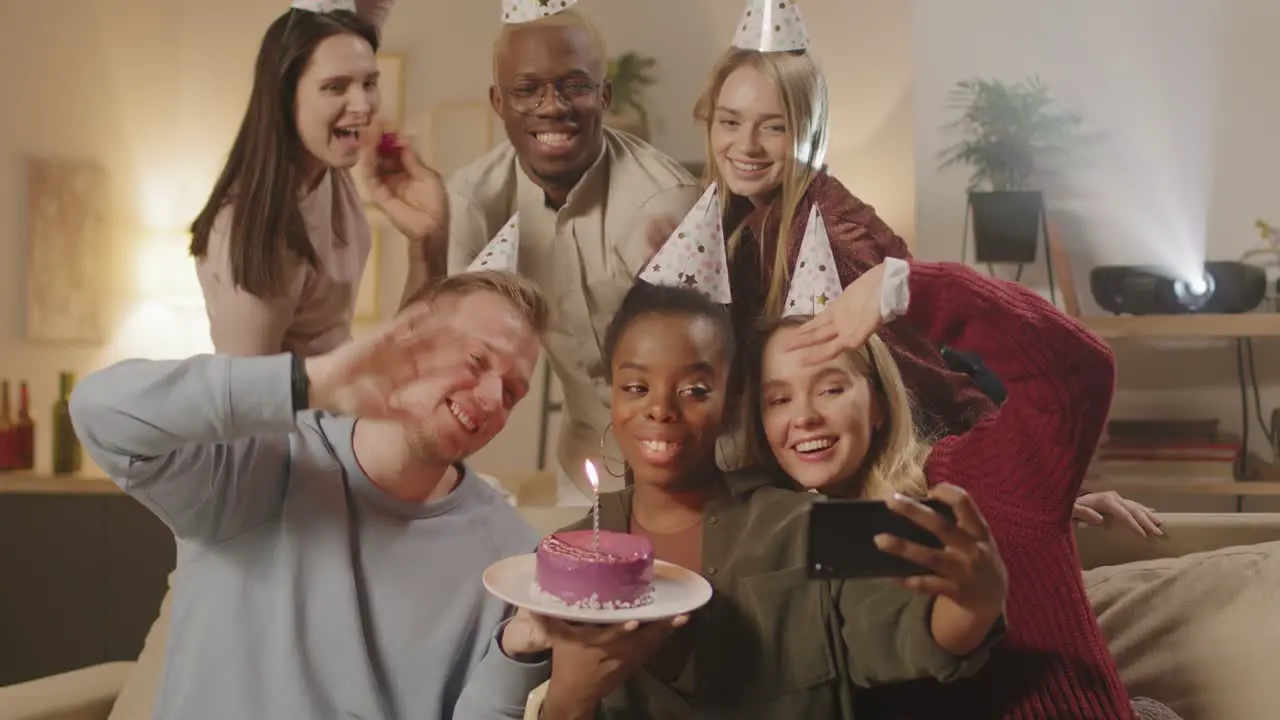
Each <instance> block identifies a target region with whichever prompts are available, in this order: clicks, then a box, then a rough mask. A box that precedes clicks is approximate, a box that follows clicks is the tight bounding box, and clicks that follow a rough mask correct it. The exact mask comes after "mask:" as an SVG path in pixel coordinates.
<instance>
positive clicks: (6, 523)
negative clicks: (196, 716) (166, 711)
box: [0, 475, 175, 686]
mask: <svg viewBox="0 0 1280 720" xmlns="http://www.w3.org/2000/svg"><path fill="white" fill-rule="evenodd" d="M174 564H175V548H174V540H173V534H172V533H170V532H169V529H168V528H166V527H165V526H164V524H163V523H161V522H160V521H159V520H158V519H157V518H156V517H155V516H154V515H152V514H151V512H150V511H148V510H147V509H146V508H144V507H142V506H141V505H139V504H138V503H137V501H135V500H133V499H132V498H130V497H128V496H127V495H125V494H123V493H121V492H120V491H119V490H117V489H116V488H115V486H114V485H112V484H111V483H110V482H109V481H107V480H97V479H76V478H42V477H38V476H30V475H25V476H16V475H0V686H4V685H9V684H12V683H16V682H22V681H24V680H30V679H33V678H38V677H43V676H46V675H52V674H54V673H59V672H65V671H67V670H74V669H76V668H81V667H85V666H88V665H94V664H97V663H102V662H108V661H113V660H133V659H136V658H137V656H138V653H139V652H140V651H141V650H142V641H143V639H144V638H145V637H146V634H147V630H148V629H149V628H150V627H151V623H152V621H154V620H155V617H156V612H157V610H158V609H159V607H160V600H161V599H162V598H163V597H164V593H165V590H166V588H167V581H168V575H169V573H170V572H171V571H172V570H173V568H174Z"/></svg>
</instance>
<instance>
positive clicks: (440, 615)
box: [71, 355, 550, 720]
mask: <svg viewBox="0 0 1280 720" xmlns="http://www.w3.org/2000/svg"><path fill="white" fill-rule="evenodd" d="M71 416H72V420H73V422H74V424H75V428H76V432H77V433H78V434H79V437H80V439H81V441H82V442H83V444H84V446H85V448H86V449H87V450H88V452H89V454H90V455H91V456H92V457H93V459H94V460H95V461H96V462H97V463H98V464H99V465H100V466H101V467H102V468H103V469H104V470H106V471H107V472H108V473H109V474H110V475H111V477H112V478H114V480H115V482H116V483H117V484H118V485H119V486H120V487H121V488H123V489H124V490H125V491H126V492H128V493H129V494H130V495H132V496H133V497H135V498H137V499H138V500H139V501H140V502H141V503H143V504H144V505H146V506H147V507H148V508H150V509H151V510H152V511H153V512H154V513H155V514H156V515H157V516H159V517H160V519H161V520H163V521H164V522H165V523H166V524H167V525H168V526H169V527H170V528H171V529H172V530H173V533H174V535H175V536H176V538H177V547H178V567H177V572H176V576H175V580H174V592H175V594H174V598H173V619H172V622H173V628H172V630H171V632H170V635H169V645H168V649H167V657H166V664H165V672H164V679H163V682H162V684H161V689H160V693H159V697H158V698H157V704H156V717H158V718H181V720H203V719H205V718H208V719H209V720H213V719H214V718H217V719H218V720H225V719H226V718H246V719H250V718H273V719H274V718H280V719H281V720H285V719H286V718H287V719H289V720H293V719H294V718H297V719H299V720H302V719H303V718H317V719H319V718H325V719H326V720H327V719H329V718H342V719H344V720H347V719H349V720H355V719H357V718H358V719H360V720H391V719H396V718H406V719H409V718H424V719H430V720H434V719H436V718H441V719H448V718H455V717H456V718H459V720H472V719H473V718H474V719H476V720H483V719H484V718H520V717H523V712H524V703H525V697H526V695H527V693H529V692H530V691H531V690H533V688H534V687H536V686H537V685H538V684H539V683H541V682H542V681H544V680H546V679H547V677H548V676H549V674H550V663H549V662H544V663H539V664H525V663H520V662H516V661H515V660H512V659H510V658H508V657H507V656H506V655H504V654H503V652H502V650H501V649H500V648H499V647H498V644H497V640H496V639H497V637H498V632H500V629H501V627H502V622H503V618H504V615H505V613H506V608H505V607H504V606H503V604H502V603H501V602H499V601H498V600H496V599H494V598H493V597H492V596H490V595H488V594H487V593H486V592H485V590H484V587H483V585H482V583H481V575H482V574H483V572H484V569H485V568H486V567H488V565H489V564H490V563H492V562H494V561H496V560H499V559H502V558H504V557H509V556H511V555H516V554H520V553H525V552H530V551H532V550H533V548H534V546H535V543H536V540H537V538H536V536H535V534H534V532H533V530H532V528H530V527H529V525H528V524H527V523H525V522H524V520H523V519H522V518H521V517H520V516H519V515H518V514H517V513H516V511H515V510H514V509H512V508H511V507H510V506H509V505H507V504H506V503H505V502H503V500H502V499H501V498H500V497H499V496H498V494H497V493H496V492H494V491H493V490H492V489H491V488H490V487H489V486H488V485H486V484H485V483H484V481H483V480H481V479H479V478H478V477H476V476H475V475H474V474H473V473H471V472H466V473H465V474H464V477H463V480H462V481H461V483H460V484H459V486H458V487H457V488H456V489H455V490H454V491H453V493H451V494H450V495H449V497H447V498H445V499H444V500H441V501H438V502H433V503H428V504H410V503H405V502H401V501H398V500H395V499H393V498H391V497H390V496H388V495H386V494H384V493H383V492H382V491H381V490H379V489H378V488H377V486H375V485H373V484H372V483H371V482H370V481H369V478H368V477H367V476H366V475H365V474H364V472H363V471H361V469H360V466H359V464H358V463H357V462H356V460H355V456H354V454H353V452H352V447H351V438H352V431H353V429H354V427H355V421H354V420H353V419H351V418H342V417H334V416H329V415H324V414H321V413H318V412H314V411H312V412H305V413H299V414H296V415H295V413H294V412H293V409H292V400H291V393H290V358H289V357H288V356H287V355H278V356H270V357H250V358H231V357H226V356H201V357H196V358H192V359H189V360H184V361H160V362H157V361H145V360H132V361H126V362H122V363H119V364H117V365H114V366H112V367H109V368H107V369H105V370H102V371H100V372H97V373H95V374H93V375H91V376H89V377H87V378H85V379H84V380H83V381H82V382H81V383H80V384H79V386H78V387H77V388H76V389H75V392H74V393H73V394H72V397H71ZM344 472H345V475H346V483H345V484H344V479H343V475H344ZM348 488H349V490H348ZM349 500H350V502H349Z"/></svg>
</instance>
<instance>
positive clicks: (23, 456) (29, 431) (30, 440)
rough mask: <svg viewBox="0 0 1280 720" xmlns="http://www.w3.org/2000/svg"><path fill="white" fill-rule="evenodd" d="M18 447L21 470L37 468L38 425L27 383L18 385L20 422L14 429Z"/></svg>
mask: <svg viewBox="0 0 1280 720" xmlns="http://www.w3.org/2000/svg"><path fill="white" fill-rule="evenodd" d="M13 432H14V435H15V436H16V439H15V440H14V443H15V444H16V445H17V451H16V453H15V455H16V458H15V459H16V460H17V466H18V469H19V470H32V469H34V468H35V466H36V423H35V420H33V419H32V418H31V392H30V391H29V390H28V389H27V381H26V380H23V381H22V383H21V384H20V385H18V420H17V422H16V423H14V427H13Z"/></svg>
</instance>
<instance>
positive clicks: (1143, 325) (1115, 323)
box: [1080, 312, 1280, 338]
mask: <svg viewBox="0 0 1280 720" xmlns="http://www.w3.org/2000/svg"><path fill="white" fill-rule="evenodd" d="M1080 322H1082V323H1084V324H1085V325H1086V326H1088V327H1089V329H1091V330H1093V331H1094V332H1095V333H1097V334H1098V335H1100V336H1102V337H1104V338H1189V337H1222V338H1239V337H1280V313H1270V312H1255V313H1243V314H1239V315H1194V314H1192V315H1090V316H1086V317H1082V318H1080Z"/></svg>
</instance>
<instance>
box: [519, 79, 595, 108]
mask: <svg viewBox="0 0 1280 720" xmlns="http://www.w3.org/2000/svg"><path fill="white" fill-rule="evenodd" d="M548 87H550V88H551V95H553V96H554V97H555V98H556V100H558V101H559V102H562V103H564V104H565V105H567V106H568V107H570V108H577V109H579V110H587V109H590V108H591V106H592V105H594V104H595V97H596V91H597V90H599V89H600V85H599V84H597V83H594V82H592V81H590V80H588V79H586V78H579V77H573V78H560V79H558V80H546V81H543V82H532V81H522V82H519V83H517V84H516V85H515V86H514V87H509V88H507V87H504V88H502V91H503V92H504V93H505V94H506V96H507V102H508V103H509V104H510V105H511V109H512V110H515V111H516V112H518V113H520V114H521V115H529V114H531V113H534V112H537V111H538V109H539V108H541V107H542V103H543V102H545V101H546V99H547V95H548V93H547V88H548Z"/></svg>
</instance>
